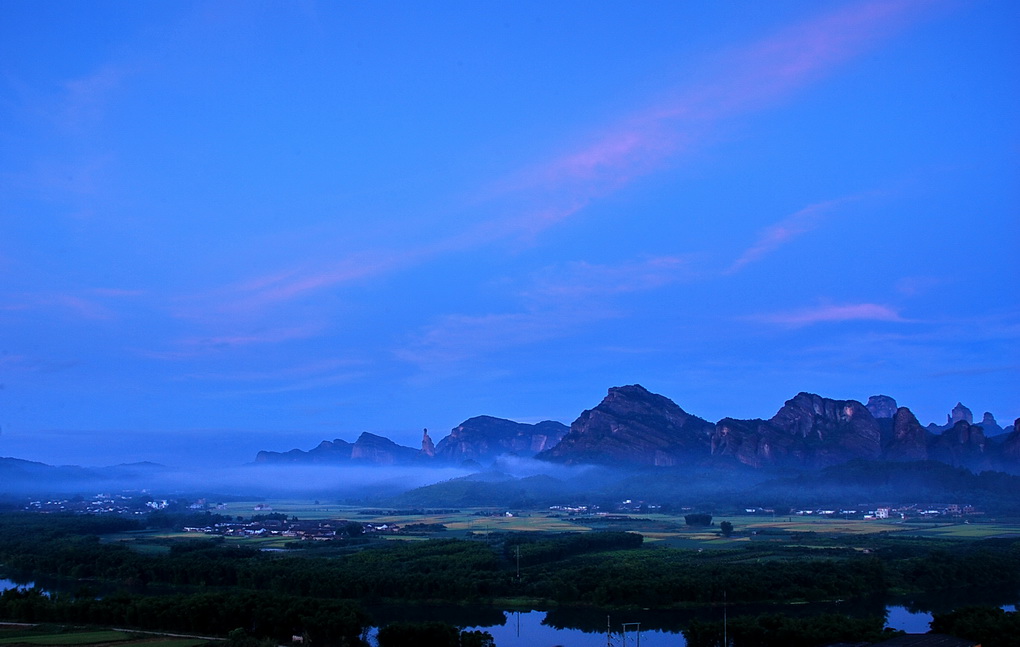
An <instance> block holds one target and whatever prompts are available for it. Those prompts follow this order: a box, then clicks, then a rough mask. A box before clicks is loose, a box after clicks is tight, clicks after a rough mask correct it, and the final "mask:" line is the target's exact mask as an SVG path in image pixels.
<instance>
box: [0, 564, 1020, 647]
mask: <svg viewBox="0 0 1020 647" xmlns="http://www.w3.org/2000/svg"><path fill="white" fill-rule="evenodd" d="M9 577H10V576H9ZM9 577H8V578H0V591H5V590H8V589H12V588H31V587H32V586H34V584H35V583H34V582H32V581H30V580H27V579H24V578H17V577H15V578H14V579H9ZM43 586H44V587H45V583H43ZM1018 603H1020V589H1018V588H1017V587H1013V586H1011V587H986V588H982V589H978V590H974V589H956V590H950V591H940V592H937V593H925V594H916V595H912V596H901V597H893V598H871V599H864V600H852V601H844V602H829V603H812V604H801V605H730V606H728V607H727V608H726V613H727V614H728V616H729V617H734V616H737V615H756V614H760V613H783V614H788V615H798V616H804V615H814V614H819V613H842V614H846V615H851V616H877V615H882V614H885V617H886V626H889V627H892V628H894V629H900V630H903V631H906V632H908V633H924V632H926V631H928V623H929V622H931V618H932V614H933V613H944V612H947V611H951V610H953V609H955V608H959V607H961V606H966V605H970V604H980V605H991V606H998V607H1001V608H1003V609H1006V610H1007V611H1016V609H1017V605H1018ZM367 611H368V612H369V613H370V614H371V615H372V617H374V618H375V619H376V621H377V622H378V623H379V624H385V623H387V622H392V621H410V622H424V621H427V620H441V621H443V622H448V623H450V624H453V625H456V626H458V627H462V628H465V629H470V630H480V631H486V632H488V633H490V634H492V636H493V638H494V639H495V641H496V647H552V646H554V645H556V646H561V647H598V646H600V645H605V644H606V643H607V641H606V630H607V623H608V625H609V629H610V631H611V633H612V636H613V638H612V645H613V646H614V647H631V646H634V647H636V646H637V644H638V639H639V636H640V644H641V645H642V646H643V647H666V646H667V645H668V646H669V647H683V646H684V645H686V641H685V640H684V637H683V635H682V634H681V633H680V632H681V629H682V628H683V627H684V626H685V625H686V624H687V623H688V622H689V621H690V620H692V619H694V618H697V619H701V620H709V621H711V620H715V621H721V620H722V618H723V609H722V607H711V608H702V609H688V610H679V611H655V610H635V611H620V610H605V609H592V608H570V607H559V608H555V609H551V610H535V609H529V610H500V609H496V608H493V607H486V606H454V605H439V606H373V607H368V608H367ZM624 624H626V627H624ZM624 629H626V633H624ZM374 633H375V632H374V631H373V632H372V633H371V636H372V637H374Z"/></svg>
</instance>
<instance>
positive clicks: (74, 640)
mask: <svg viewBox="0 0 1020 647" xmlns="http://www.w3.org/2000/svg"><path fill="white" fill-rule="evenodd" d="M209 644H215V643H210V642H209V641H207V640H204V639H201V638H179V637H175V636H160V635H155V634H138V633H128V632H124V631H115V630H97V631H73V630H71V631H53V630H52V626H50V627H47V628H42V627H17V628H11V627H3V629H2V630H0V645H93V646H95V647H98V646H100V645H116V646H117V647H133V646H141V645H153V646H155V647H199V646H200V645H209Z"/></svg>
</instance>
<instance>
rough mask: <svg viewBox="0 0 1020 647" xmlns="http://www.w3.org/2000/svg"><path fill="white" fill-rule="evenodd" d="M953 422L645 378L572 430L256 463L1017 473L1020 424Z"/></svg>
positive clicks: (476, 430) (505, 431)
mask: <svg viewBox="0 0 1020 647" xmlns="http://www.w3.org/2000/svg"><path fill="white" fill-rule="evenodd" d="M947 423H948V424H947V425H945V426H936V425H934V424H932V425H929V426H928V427H923V426H922V425H921V424H920V423H919V422H918V420H917V418H916V417H915V416H914V414H913V413H912V412H911V411H910V409H908V408H906V407H900V406H897V404H896V401H895V400H894V399H893V398H891V397H889V396H885V395H877V396H872V397H871V398H869V400H868V402H867V404H863V403H861V402H858V401H856V400H833V399H829V398H825V397H822V396H819V395H815V394H812V393H799V394H797V395H796V396H794V397H793V398H791V399H790V400H787V401H786V403H785V404H784V405H783V406H782V407H781V408H780V409H779V411H778V412H776V414H775V415H774V416H772V417H771V418H769V419H768V420H763V419H752V420H742V419H736V418H723V419H722V420H719V421H718V422H715V423H712V422H709V421H707V420H705V419H703V418H699V417H698V416H695V415H693V414H690V413H688V412H686V411H684V410H683V409H682V408H680V406H679V405H677V404H676V403H674V402H673V401H672V400H670V399H669V398H667V397H665V396H662V395H658V394H655V393H652V392H650V391H648V390H647V389H645V388H644V387H642V386H640V385H636V384H635V385H629V386H620V387H613V388H611V389H609V392H608V394H607V395H606V397H605V398H604V399H603V400H602V402H600V403H599V404H598V405H597V406H595V407H594V408H592V409H588V410H586V411H584V412H582V413H581V415H580V416H578V418H577V419H576V420H575V421H574V422H573V423H572V424H571V425H570V427H567V426H566V425H563V424H561V423H559V422H555V421H548V420H547V421H544V422H540V423H537V424H524V423H518V422H513V421H511V420H504V419H500V418H494V417H491V416H477V417H474V418H470V419H469V420H466V421H464V422H463V423H461V424H460V425H459V426H457V427H456V428H454V429H453V430H451V432H450V434H449V435H447V436H446V437H445V438H443V439H442V440H440V441H439V443H438V444H435V443H434V442H433V440H432V438H431V437H430V436H429V433H428V430H425V431H424V433H423V435H422V444H421V448H419V449H415V448H412V447H405V446H401V445H398V444H396V443H394V442H393V441H391V440H389V439H387V438H384V437H382V436H377V435H375V434H371V433H367V432H366V433H363V434H361V436H360V437H359V438H358V439H357V440H356V441H355V442H353V443H349V442H347V441H344V440H340V439H336V440H332V441H323V442H322V443H321V444H319V446H318V447H315V448H314V449H311V450H308V451H303V450H300V449H293V450H290V451H287V452H272V451H261V452H259V453H258V455H257V456H256V459H255V460H256V463H262V464H266V463H327V464H363V465H414V464H416V465H465V464H466V465H468V466H474V465H478V466H482V465H484V464H491V463H492V462H494V461H496V460H498V459H499V458H500V457H503V456H507V455H510V456H517V457H524V458H534V459H537V460H541V461H549V462H553V463H563V464H572V465H576V464H593V465H610V466H630V467H652V466H655V467H675V466H690V467H693V466H700V467H725V466H726V465H732V466H746V467H750V468H798V469H821V468H825V467H828V466H832V465H838V464H842V463H845V462H848V461H851V460H856V459H867V460H883V461H926V460H934V461H939V462H942V463H946V464H948V465H951V466H954V467H964V468H967V469H970V470H974V471H982V470H1002V471H1007V472H1012V473H1020V419H1018V420H1017V421H1016V422H1015V423H1014V425H1013V426H1012V427H1005V428H1003V427H1000V426H999V425H998V424H997V423H996V422H995V418H994V416H992V414H991V413H985V414H984V418H983V420H982V422H981V423H977V424H975V423H974V422H973V416H972V414H971V412H970V410H969V409H967V408H966V407H964V406H963V405H962V404H957V406H956V407H955V408H954V409H953V411H952V412H951V413H950V414H949V415H948V417H947Z"/></svg>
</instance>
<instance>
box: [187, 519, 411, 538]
mask: <svg viewBox="0 0 1020 647" xmlns="http://www.w3.org/2000/svg"><path fill="white" fill-rule="evenodd" d="M399 531H400V527H399V526H397V525H394V524H371V523H361V522H359V521H345V520H342V519H326V520H310V521H298V520H290V521H288V520H283V519H262V520H257V521H224V522H219V523H214V524H210V525H208V526H186V527H185V528H184V532H193V533H201V534H205V535H215V536H220V537H280V538H288V539H300V540H305V541H332V540H335V539H349V538H351V537H357V536H360V535H363V534H370V533H396V532H399Z"/></svg>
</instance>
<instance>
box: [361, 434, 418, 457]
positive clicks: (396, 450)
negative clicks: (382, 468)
mask: <svg viewBox="0 0 1020 647" xmlns="http://www.w3.org/2000/svg"><path fill="white" fill-rule="evenodd" d="M419 455H420V453H419V451H418V450H417V449H412V448H410V447H404V446H403V445H398V444H397V443H395V442H393V441H392V440H390V439H389V438H384V437H383V436H377V435H375V434H372V433H369V432H367V431H366V432H364V433H362V434H361V435H360V436H358V439H357V440H356V441H354V446H353V447H351V460H357V461H364V462H366V463H375V464H377V465H393V464H394V463H407V462H411V461H413V460H414V459H416V458H418V456H419Z"/></svg>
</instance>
